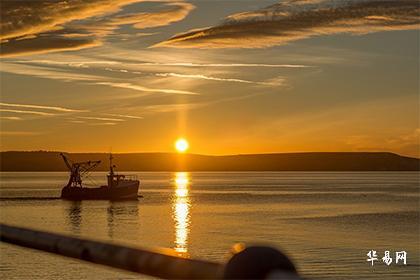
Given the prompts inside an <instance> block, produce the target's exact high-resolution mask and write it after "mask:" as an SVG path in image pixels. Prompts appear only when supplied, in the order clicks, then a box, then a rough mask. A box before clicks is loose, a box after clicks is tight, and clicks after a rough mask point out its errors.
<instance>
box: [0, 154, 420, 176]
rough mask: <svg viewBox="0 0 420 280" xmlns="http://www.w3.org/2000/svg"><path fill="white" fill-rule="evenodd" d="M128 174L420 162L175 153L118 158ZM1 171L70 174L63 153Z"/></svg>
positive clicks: (2, 161) (13, 162)
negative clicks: (61, 155)
mask: <svg viewBox="0 0 420 280" xmlns="http://www.w3.org/2000/svg"><path fill="white" fill-rule="evenodd" d="M68 155H69V156H70V157H71V158H72V160H74V161H88V160H101V161H102V164H100V165H99V166H98V167H97V168H96V169H95V170H97V171H107V170H108V165H107V161H108V157H109V154H107V153H70V154H68ZM114 157H115V162H116V164H117V165H118V167H119V170H124V171H419V170H420V160H419V159H417V158H410V157H405V156H400V155H397V154H393V153H376V152H360V153H359V152H356V153H323V152H317V153H279V154H250V155H229V156H205V155H194V154H175V153H127V154H114ZM0 171H67V168H66V166H65V165H64V163H63V162H62V160H61V157H60V152H44V151H38V152H1V153H0Z"/></svg>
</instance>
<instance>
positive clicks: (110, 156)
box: [109, 153, 115, 176]
mask: <svg viewBox="0 0 420 280" xmlns="http://www.w3.org/2000/svg"><path fill="white" fill-rule="evenodd" d="M113 159H114V157H113V156H112V153H109V175H111V176H114V167H115V165H113V164H112V160H113Z"/></svg>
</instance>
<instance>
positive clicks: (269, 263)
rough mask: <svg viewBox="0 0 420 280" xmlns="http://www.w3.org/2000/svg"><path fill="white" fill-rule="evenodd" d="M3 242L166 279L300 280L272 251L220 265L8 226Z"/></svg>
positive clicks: (249, 251) (251, 252)
mask: <svg viewBox="0 0 420 280" xmlns="http://www.w3.org/2000/svg"><path fill="white" fill-rule="evenodd" d="M0 240H1V241H2V242H7V243H10V244H14V245H19V246H22V247H26V248H32V249H37V250H41V251H44V252H49V253H53V254H57V255H61V256H67V257H71V258H76V259H79V260H83V261H87V262H91V263H96V264H101V265H106V266H110V267H114V268H119V269H123V270H127V271H132V272H137V273H141V274H145V275H149V276H154V277H159V278H164V279H289V280H292V279H301V278H300V277H299V275H298V273H297V271H296V268H295V266H294V264H293V263H292V262H291V261H290V260H289V259H288V258H287V257H286V256H285V255H284V254H282V253H281V252H280V251H278V250H276V249H274V248H271V247H260V246H256V247H248V248H245V249H244V250H242V251H240V252H238V253H236V254H234V255H233V256H232V258H231V259H230V260H229V261H228V262H227V263H226V264H221V263H215V262H209V261H203V260H194V259H188V258H182V257H179V256H176V255H175V254H174V253H172V252H170V251H169V250H168V251H165V250H160V251H157V250H155V251H150V250H145V249H140V248H130V247H126V246H121V245H116V244H110V243H104V242H99V241H93V240H87V239H80V238H75V237H69V236H65V235H61V234H56V233H48V232H44V231H38V230H33V229H26V228H21V227H15V226H10V225H5V224H0Z"/></svg>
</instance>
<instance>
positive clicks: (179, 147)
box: [175, 138, 190, 153]
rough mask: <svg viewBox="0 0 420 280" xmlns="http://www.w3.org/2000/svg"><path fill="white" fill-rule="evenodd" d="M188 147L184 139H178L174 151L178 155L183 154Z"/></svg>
mask: <svg viewBox="0 0 420 280" xmlns="http://www.w3.org/2000/svg"><path fill="white" fill-rule="evenodd" d="M189 146H190V145H189V144H188V141H187V140H186V139H184V138H179V139H177V140H176V141H175V149H176V150H177V152H178V153H185V152H186V151H187V150H188V147H189Z"/></svg>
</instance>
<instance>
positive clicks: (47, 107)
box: [0, 102, 87, 112]
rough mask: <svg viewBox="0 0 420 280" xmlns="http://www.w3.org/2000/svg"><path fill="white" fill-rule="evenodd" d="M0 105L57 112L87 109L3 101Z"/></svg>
mask: <svg viewBox="0 0 420 280" xmlns="http://www.w3.org/2000/svg"><path fill="white" fill-rule="evenodd" d="M0 106H6V107H19V108H30V109H45V110H52V111H58V112H87V110H76V109H69V108H64V107H56V106H42V105H29V104H15V103H4V102H0Z"/></svg>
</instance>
